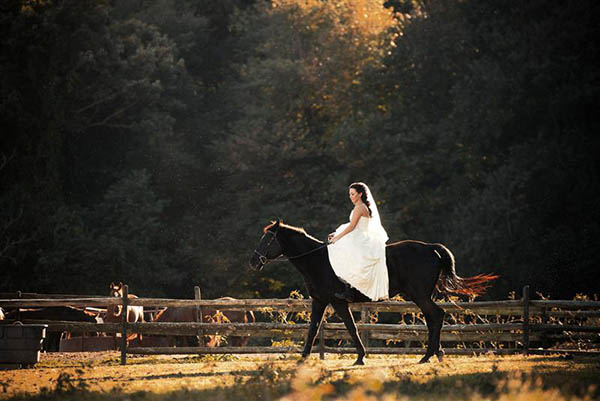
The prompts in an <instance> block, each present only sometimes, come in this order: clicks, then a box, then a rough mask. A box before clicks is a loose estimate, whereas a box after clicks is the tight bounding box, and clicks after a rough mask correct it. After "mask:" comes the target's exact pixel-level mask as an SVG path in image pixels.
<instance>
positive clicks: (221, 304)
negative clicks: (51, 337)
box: [0, 297, 522, 314]
mask: <svg viewBox="0 0 600 401" xmlns="http://www.w3.org/2000/svg"><path fill="white" fill-rule="evenodd" d="M119 303H120V300H119V299H118V298H113V297H87V298H66V299H0V305H2V306H3V307H5V308H14V307H26V306H28V307H45V306H74V307H86V306H90V307H102V306H112V305H118V304H119ZM129 305H131V306H148V307H158V306H160V307H164V306H171V307H173V306H188V307H192V306H200V307H207V308H214V309H220V310H260V309H261V308H267V309H269V308H273V309H281V310H294V311H304V310H306V311H309V310H310V309H311V301H310V300H299V299H291V298H289V299H234V300H220V299H214V300H195V299H169V298H132V299H130V300H129ZM438 305H439V306H440V307H442V308H443V309H444V310H445V311H446V312H461V313H480V314H483V313H486V314H488V313H492V314H493V313H506V310H507V308H510V309H511V312H512V311H513V310H514V311H519V309H520V307H521V306H522V303H521V301H520V300H507V301H481V302H456V303H450V302H439V303H438ZM365 307H366V308H369V309H370V310H373V311H379V312H402V313H413V312H420V309H419V308H418V307H417V306H416V305H415V304H414V303H413V302H396V301H381V302H363V303H354V304H351V305H350V308H351V310H353V311H360V310H361V309H362V308H365Z"/></svg>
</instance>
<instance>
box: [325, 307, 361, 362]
mask: <svg viewBox="0 0 600 401" xmlns="http://www.w3.org/2000/svg"><path fill="white" fill-rule="evenodd" d="M332 305H333V308H334V309H335V311H336V313H337V314H338V315H339V316H340V317H341V318H342V319H343V320H344V325H345V326H346V329H347V330H348V333H350V337H352V340H353V341H354V345H355V346H356V352H357V353H358V359H356V362H354V364H355V365H364V364H365V362H364V361H363V358H364V357H365V353H366V351H365V346H364V345H363V343H362V341H361V339H360V337H359V336H358V330H357V328H356V323H355V322H354V316H352V312H350V308H349V307H348V304H347V303H339V304H338V303H336V304H332Z"/></svg>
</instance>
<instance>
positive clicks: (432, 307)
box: [414, 297, 444, 363]
mask: <svg viewBox="0 0 600 401" xmlns="http://www.w3.org/2000/svg"><path fill="white" fill-rule="evenodd" d="M414 302H415V304H417V306H418V307H419V308H421V310H422V311H423V314H424V315H425V323H427V331H428V334H429V335H428V341H427V352H426V353H425V356H424V357H423V358H422V359H421V360H420V361H419V363H425V362H428V361H429V358H431V357H432V356H433V355H437V357H438V359H439V360H440V361H441V360H442V358H443V357H444V351H442V349H441V346H440V336H441V332H442V325H443V324H444V310H443V309H442V308H440V307H439V306H437V305H436V304H435V302H433V301H432V300H431V298H428V297H423V298H422V299H418V300H416V299H415V300H414Z"/></svg>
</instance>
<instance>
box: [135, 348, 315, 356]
mask: <svg viewBox="0 0 600 401" xmlns="http://www.w3.org/2000/svg"><path fill="white" fill-rule="evenodd" d="M315 348H316V347H314V348H313V352H315V353H316V352H318V350H317V349H315ZM301 352H302V348H301V347H136V348H129V349H128V350H127V353H128V354H143V355H155V354H166V355H177V354H181V355H184V354H285V353H301Z"/></svg>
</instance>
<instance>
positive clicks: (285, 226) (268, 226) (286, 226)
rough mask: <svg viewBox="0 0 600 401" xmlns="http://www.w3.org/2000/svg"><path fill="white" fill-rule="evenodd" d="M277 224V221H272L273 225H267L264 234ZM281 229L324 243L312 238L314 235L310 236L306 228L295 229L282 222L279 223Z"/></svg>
mask: <svg viewBox="0 0 600 401" xmlns="http://www.w3.org/2000/svg"><path fill="white" fill-rule="evenodd" d="M275 224H277V222H276V221H272V222H271V224H268V225H266V226H265V228H263V232H264V233H266V232H267V231H268V230H269V229H270V228H273V227H274V226H275ZM279 227H280V228H284V229H286V230H289V231H294V232H296V233H298V234H302V235H304V236H305V237H307V238H310V239H311V240H313V241H316V242H319V243H321V244H322V243H323V241H321V240H319V239H317V238H315V237H313V236H312V235H310V234H309V233H307V232H306V231H305V230H304V228H302V227H294V226H290V225H289V224H285V223H284V222H283V221H280V222H279Z"/></svg>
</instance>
